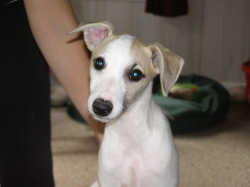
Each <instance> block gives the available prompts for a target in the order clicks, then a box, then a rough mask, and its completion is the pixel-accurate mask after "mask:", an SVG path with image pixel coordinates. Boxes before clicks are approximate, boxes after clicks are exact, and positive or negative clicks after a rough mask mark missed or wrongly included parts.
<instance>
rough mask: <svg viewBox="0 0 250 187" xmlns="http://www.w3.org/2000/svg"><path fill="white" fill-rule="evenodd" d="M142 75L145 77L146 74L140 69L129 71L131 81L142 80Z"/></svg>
mask: <svg viewBox="0 0 250 187" xmlns="http://www.w3.org/2000/svg"><path fill="white" fill-rule="evenodd" d="M142 77H144V76H143V74H142V72H141V71H140V70H138V69H136V70H132V71H130V73H129V79H130V80H131V81H134V82H137V81H139V80H141V79H142Z"/></svg>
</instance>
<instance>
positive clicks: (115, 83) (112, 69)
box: [88, 35, 133, 121]
mask: <svg viewBox="0 0 250 187" xmlns="http://www.w3.org/2000/svg"><path fill="white" fill-rule="evenodd" d="M132 41H133V37H132V36H129V35H122V36H120V37H118V38H116V39H114V40H111V41H107V42H104V43H103V44H101V45H99V46H98V47H97V48H96V49H94V50H93V51H92V58H91V69H90V78H91V82H90V92H91V93H90V97H89V101H88V107H89V111H90V113H91V114H92V115H93V116H94V117H95V118H96V119H99V120H100V117H99V116H97V115H95V113H94V112H93V109H92V104H93V102H94V100H95V99H97V98H102V99H104V100H108V101H111V102H112V104H113V110H112V112H111V113H110V114H109V115H108V116H106V117H103V118H102V119H101V120H102V121H109V120H110V119H113V118H115V117H117V116H118V115H119V114H120V113H121V112H122V110H123V102H124V95H125V93H126V81H125V80H124V70H125V69H126V67H128V66H129V64H130V63H132V59H131V55H130V48H131V45H132ZM98 57H101V58H102V59H104V63H105V65H104V68H103V69H102V70H99V71H98V70H96V69H95V68H94V65H93V61H94V59H96V58H98Z"/></svg>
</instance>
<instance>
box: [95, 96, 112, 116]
mask: <svg viewBox="0 0 250 187" xmlns="http://www.w3.org/2000/svg"><path fill="white" fill-rule="evenodd" d="M92 108H93V111H94V113H95V114H96V115H98V116H101V117H105V116H107V115H109V114H110V113H111V111H112V109H113V104H112V103H111V102H110V101H105V100H104V99H102V98H98V99H96V100H94V102H93V105H92Z"/></svg>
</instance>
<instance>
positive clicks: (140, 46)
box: [71, 22, 184, 187]
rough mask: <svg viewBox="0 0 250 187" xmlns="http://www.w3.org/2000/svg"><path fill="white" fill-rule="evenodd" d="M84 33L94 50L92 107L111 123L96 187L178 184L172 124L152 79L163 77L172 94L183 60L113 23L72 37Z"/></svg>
mask: <svg viewBox="0 0 250 187" xmlns="http://www.w3.org/2000/svg"><path fill="white" fill-rule="evenodd" d="M79 31H83V34H84V40H85V42H86V45H87V47H88V49H89V50H90V51H91V52H92V56H91V62H90V63H91V64H90V80H91V81H90V96H89V99H88V109H89V112H90V114H91V115H92V116H93V117H94V118H95V119H96V120H99V121H101V122H106V123H107V124H106V128H105V132H104V138H103V142H102V145H101V147H100V151H99V168H98V180H97V181H96V182H95V183H94V184H93V185H92V187H174V186H177V185H178V155H177V152H176V149H175V146H174V142H173V138H172V134H171V129H170V126H169V122H168V120H167V119H166V116H165V115H164V113H163V112H162V110H161V109H160V108H159V107H158V106H157V105H156V103H155V102H154V99H153V95H152V80H153V78H154V77H155V76H156V75H157V74H160V81H161V87H162V90H163V94H164V95H165V96H167V94H168V92H169V90H170V88H171V87H172V86H173V84H174V83H175V81H176V79H177V78H178V76H179V74H180V71H181V68H182V66H183V63H184V61H183V59H182V58H181V57H179V56H177V55H176V54H175V53H173V52H171V51H170V50H168V49H165V48H164V47H163V46H161V45H160V44H158V43H156V44H153V45H146V44H144V43H143V42H141V41H139V40H138V39H136V38H135V37H134V36H130V35H127V34H125V35H115V34H114V31H113V26H112V25H111V24H110V23H108V22H100V23H91V24H86V25H80V26H79V27H78V28H77V29H75V30H73V31H72V32H71V33H74V32H79Z"/></svg>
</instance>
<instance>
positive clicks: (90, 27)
mask: <svg viewBox="0 0 250 187" xmlns="http://www.w3.org/2000/svg"><path fill="white" fill-rule="evenodd" d="M80 31H82V32H83V34H84V40H85V43H86V45H87V47H88V49H89V50H90V51H92V50H93V49H94V48H95V47H96V46H97V45H99V44H100V43H102V42H103V41H104V40H105V38H106V37H108V36H110V35H113V26H112V24H111V23H109V22H107V21H104V22H99V23H89V24H81V25H79V27H78V28H76V29H75V30H73V31H71V32H69V33H68V34H72V33H75V32H80Z"/></svg>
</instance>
